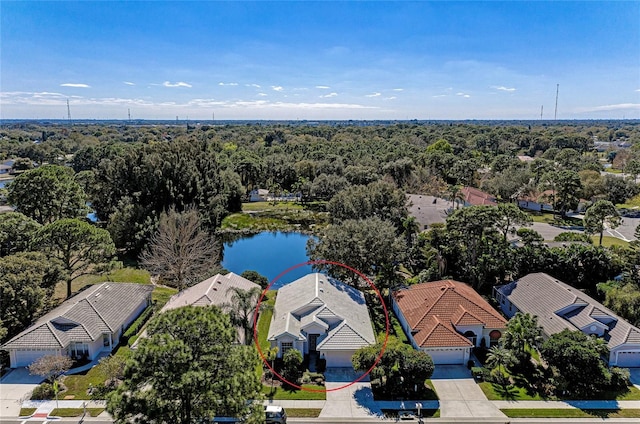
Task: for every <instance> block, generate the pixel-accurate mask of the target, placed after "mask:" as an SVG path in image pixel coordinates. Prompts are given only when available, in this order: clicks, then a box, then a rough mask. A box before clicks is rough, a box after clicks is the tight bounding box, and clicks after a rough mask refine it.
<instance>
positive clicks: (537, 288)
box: [494, 272, 640, 368]
mask: <svg viewBox="0 0 640 424" xmlns="http://www.w3.org/2000/svg"><path fill="white" fill-rule="evenodd" d="M494 297H495V299H496V301H497V302H498V303H499V304H500V308H501V309H502V311H503V312H504V313H505V315H507V316H508V317H512V316H514V315H515V314H516V313H518V312H521V313H529V314H531V315H535V316H537V317H538V324H539V325H540V326H541V327H542V328H543V336H545V337H549V336H551V335H553V334H556V333H559V332H561V331H562V330H564V329H568V330H571V331H582V332H583V333H585V334H589V335H593V336H596V337H601V338H603V339H604V340H605V341H606V342H607V347H608V348H609V358H608V362H609V365H610V366H618V367H629V368H632V367H640V329H639V328H637V327H635V326H633V325H631V324H630V323H628V322H627V321H625V320H624V319H622V318H621V317H619V316H617V315H616V314H614V313H613V312H612V311H611V310H610V309H608V308H607V307H605V306H604V305H602V304H601V303H600V302H598V301H596V300H595V299H592V298H591V297H589V296H587V295H586V294H585V293H583V292H581V291H580V290H578V289H576V288H574V287H571V286H570V285H568V284H565V283H563V282H562V281H560V280H558V279H556V278H553V277H551V276H550V275H548V274H545V273H542V272H539V273H533V274H528V275H525V276H524V277H522V278H520V279H519V280H517V281H514V282H512V283H509V284H506V285H503V286H499V287H494Z"/></svg>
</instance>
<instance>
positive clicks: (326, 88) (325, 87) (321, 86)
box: [316, 85, 331, 90]
mask: <svg viewBox="0 0 640 424" xmlns="http://www.w3.org/2000/svg"><path fill="white" fill-rule="evenodd" d="M316 88H319V89H320V90H328V89H330V88H331V87H329V86H328V85H316Z"/></svg>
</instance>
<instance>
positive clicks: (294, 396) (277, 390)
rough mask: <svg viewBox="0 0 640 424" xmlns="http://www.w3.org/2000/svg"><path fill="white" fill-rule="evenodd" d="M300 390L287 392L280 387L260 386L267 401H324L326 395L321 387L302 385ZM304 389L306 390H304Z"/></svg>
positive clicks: (287, 390)
mask: <svg viewBox="0 0 640 424" xmlns="http://www.w3.org/2000/svg"><path fill="white" fill-rule="evenodd" d="M301 387H302V390H298V389H295V390H289V389H284V388H282V387H274V388H273V390H272V388H271V386H270V385H267V384H265V385H263V386H262V393H263V394H264V395H265V397H266V398H267V399H273V400H325V399H326V398H327V393H326V392H325V390H324V387H322V386H316V385H311V384H303V385H302V386H301ZM305 389H306V390H305Z"/></svg>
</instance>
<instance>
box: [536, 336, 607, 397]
mask: <svg viewBox="0 0 640 424" xmlns="http://www.w3.org/2000/svg"><path fill="white" fill-rule="evenodd" d="M540 353H541V354H542V357H543V358H544V360H545V362H546V363H547V364H548V365H549V366H550V367H551V368H552V369H553V370H554V372H555V374H556V377H555V378H556V382H557V390H558V391H559V392H560V393H565V392H567V393H570V394H571V395H572V396H575V397H577V398H583V399H590V398H594V397H595V396H594V395H597V394H598V393H600V392H602V391H604V390H606V388H607V386H608V385H609V383H610V381H611V373H610V372H609V370H608V369H607V366H606V364H605V361H604V360H603V358H608V357H609V349H608V348H607V345H606V344H605V341H604V340H602V339H599V338H595V337H591V336H588V335H586V334H584V333H583V332H581V331H570V330H566V329H565V330H562V332H560V333H556V334H553V335H552V336H551V337H549V339H547V340H545V342H544V343H542V346H541V348H540Z"/></svg>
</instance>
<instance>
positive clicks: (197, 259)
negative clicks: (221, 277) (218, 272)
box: [140, 208, 220, 290]
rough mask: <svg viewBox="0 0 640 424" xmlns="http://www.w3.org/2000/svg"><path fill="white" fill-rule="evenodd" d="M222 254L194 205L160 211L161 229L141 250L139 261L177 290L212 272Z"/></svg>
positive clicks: (204, 277)
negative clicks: (184, 209)
mask: <svg viewBox="0 0 640 424" xmlns="http://www.w3.org/2000/svg"><path fill="white" fill-rule="evenodd" d="M219 255H220V248H219V244H218V243H217V242H216V240H215V239H214V238H213V237H211V235H210V234H209V233H208V232H207V231H206V230H205V229H204V228H203V227H202V224H201V220H200V216H199V213H198V211H197V210H196V209H195V208H189V209H187V210H186V211H184V212H178V211H176V210H175V209H174V208H170V209H169V210H168V211H167V212H166V213H162V214H161V215H160V222H159V224H158V230H157V231H156V232H155V234H154V235H153V236H152V237H151V240H150V241H149V244H148V245H147V247H146V248H145V250H143V251H142V253H141V254H140V263H141V265H142V266H143V267H144V268H145V269H147V270H148V271H149V272H150V273H151V274H152V275H158V276H159V277H160V279H161V280H162V281H163V282H164V283H166V284H168V285H171V286H173V287H176V288H178V290H183V289H184V288H186V287H189V286H192V285H194V284H196V283H198V282H200V281H202V280H204V279H206V278H207V277H209V276H210V275H212V271H213V269H214V268H215V265H216V263H217V261H218V258H219Z"/></svg>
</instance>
